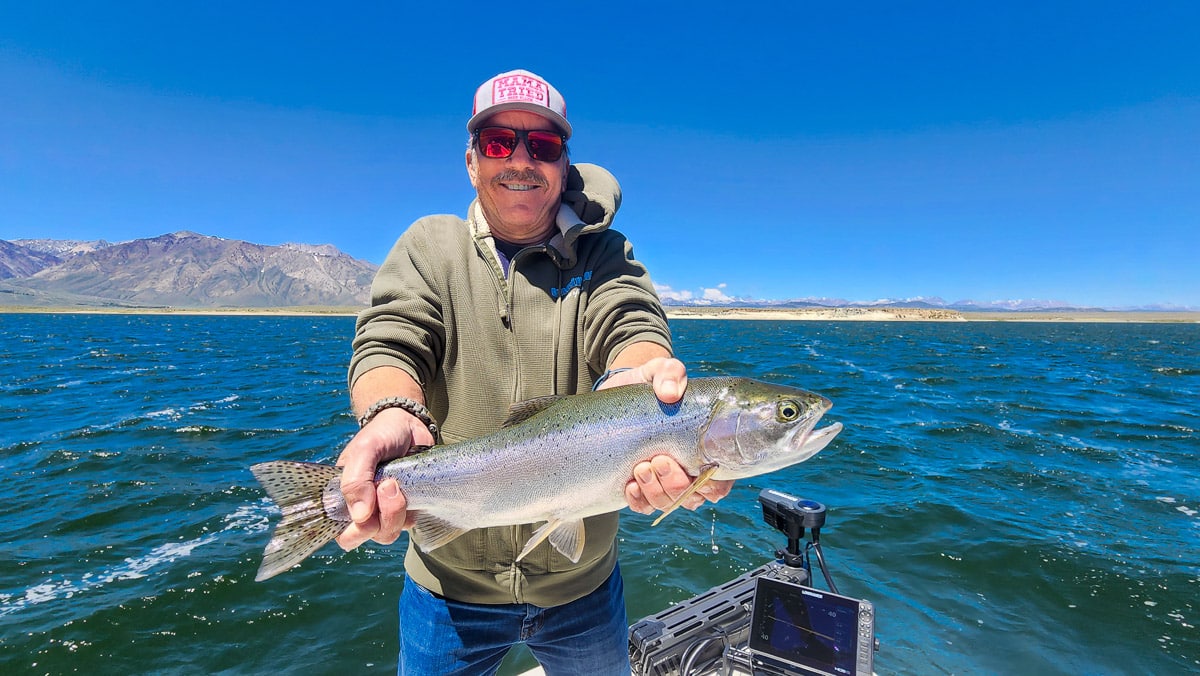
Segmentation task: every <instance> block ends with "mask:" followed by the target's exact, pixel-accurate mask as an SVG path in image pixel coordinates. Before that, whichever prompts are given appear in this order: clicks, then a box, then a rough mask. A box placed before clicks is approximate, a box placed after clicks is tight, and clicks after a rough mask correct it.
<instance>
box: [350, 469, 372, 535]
mask: <svg viewBox="0 0 1200 676" xmlns="http://www.w3.org/2000/svg"><path fill="white" fill-rule="evenodd" d="M375 493H376V489H375V482H374V481H373V480H372V479H367V480H365V481H363V480H357V481H356V480H352V479H348V478H347V477H346V474H345V472H344V471H343V474H342V495H344V496H345V497H346V507H347V508H348V509H349V510H350V518H351V519H352V520H353V521H354V523H356V524H359V525H365V524H366V523H367V522H368V521H369V520H372V519H373V517H374V516H375Z"/></svg>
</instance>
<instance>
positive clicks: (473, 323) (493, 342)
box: [338, 70, 730, 674]
mask: <svg viewBox="0 0 1200 676" xmlns="http://www.w3.org/2000/svg"><path fill="white" fill-rule="evenodd" d="M467 130H468V132H470V135H471V136H470V143H469V146H468V149H467V153H466V165H467V175H468V176H469V177H470V180H471V185H472V186H473V187H474V188H475V190H476V193H477V198H476V199H475V200H474V201H473V202H472V203H471V205H470V206H469V207H468V211H467V218H466V219H465V220H463V219H461V218H458V217H456V216H446V215H442V216H429V217H426V218H422V219H420V220H418V221H417V222H416V223H414V224H413V225H412V226H411V227H410V228H409V229H408V230H407V231H406V232H405V233H404V234H403V235H402V236H401V237H400V239H399V240H398V241H397V243H396V245H395V247H394V248H393V249H392V251H391V253H390V254H389V255H388V258H387V260H386V261H385V263H384V265H383V267H382V268H381V269H380V271H379V273H378V275H377V276H376V278H375V282H374V284H373V286H372V305H371V307H370V308H369V309H367V310H364V311H363V312H362V314H361V315H360V316H359V319H358V325H357V331H356V336H355V339H354V355H353V357H352V359H351V364H350V374H349V379H350V387H351V398H352V403H353V406H354V410H355V413H356V415H358V416H360V421H361V422H362V429H361V430H360V431H359V433H358V434H357V435H356V436H355V437H354V439H353V440H351V442H350V443H349V444H348V445H347V446H346V448H345V450H344V451H343V452H342V454H341V457H340V458H339V459H338V464H339V465H342V466H343V467H344V471H343V474H342V490H343V492H344V493H345V495H346V500H347V503H348V504H349V505H350V514H351V517H352V519H353V520H354V523H353V524H352V525H351V526H350V527H349V528H348V529H347V530H346V531H345V532H344V533H343V534H342V535H341V536H340V537H339V538H338V543H339V544H340V545H341V546H342V547H343V548H344V549H347V550H349V549H353V548H354V547H357V546H358V545H360V544H362V543H363V542H365V541H367V540H368V539H373V540H375V541H377V542H380V543H384V544H389V543H391V542H394V541H395V540H396V539H397V538H398V537H399V536H400V533H401V531H402V530H403V529H405V528H407V527H408V526H410V525H411V518H410V517H411V515H409V514H408V513H407V511H406V509H405V507H406V503H405V498H404V495H403V494H402V493H401V492H400V489H399V486H398V484H397V483H396V482H395V481H394V480H388V481H384V482H382V483H380V484H379V485H378V486H376V485H375V484H374V482H373V476H374V471H375V467H376V466H377V465H378V464H379V463H381V462H384V461H386V460H389V459H391V458H395V457H399V456H403V455H404V454H405V453H407V452H408V451H409V449H410V448H411V447H412V446H422V445H424V446H428V445H430V444H433V443H434V442H435V438H434V437H435V434H436V433H437V431H439V430H438V427H439V426H440V436H441V439H440V441H441V442H444V443H450V442H455V441H460V440H463V439H468V438H473V437H476V436H479V435H482V434H486V433H489V432H492V431H495V430H496V429H498V428H499V427H500V425H501V423H502V422H503V420H504V419H505V417H506V416H507V413H508V408H509V406H510V405H512V404H513V403H515V402H518V401H523V400H525V399H530V398H533V397H538V396H544V395H550V394H574V393H578V392H581V391H586V390H588V389H590V388H591V387H593V384H594V383H598V384H599V387H605V388H606V387H615V386H618V385H624V384H630V383H638V382H645V383H650V384H651V385H652V386H653V388H654V392H655V394H656V395H657V396H658V397H659V398H660V399H661V400H663V401H664V402H666V403H674V402H676V401H678V400H679V398H680V397H681V396H682V395H683V391H684V388H685V387H686V385H687V373H686V370H685V368H684V365H683V363H682V362H680V361H679V360H677V359H674V358H673V357H672V354H671V340H670V332H669V329H668V327H667V322H666V318H665V314H664V312H663V310H662V307H661V306H660V304H659V301H658V298H657V296H656V295H655V293H654V290H653V287H652V285H651V283H650V280H649V277H648V275H647V273H646V270H645V268H644V267H643V266H642V265H641V264H640V263H638V262H637V261H636V260H635V259H634V258H633V252H632V247H631V246H630V245H629V243H628V242H627V241H626V240H625V238H624V237H623V236H622V235H621V234H619V233H618V232H616V231H615V230H611V229H609V225H610V224H611V223H612V219H613V216H614V215H615V213H616V211H617V208H618V207H619V205H620V200H621V194H620V188H619V187H618V185H617V182H616V180H615V179H614V178H613V177H612V176H611V175H610V174H609V173H608V172H606V171H605V170H603V169H601V168H599V167H596V166H594V165H571V164H570V163H569V161H568V157H567V149H566V145H565V144H566V141H567V139H568V138H569V137H570V136H571V131H572V129H571V125H570V124H569V123H568V122H567V119H566V104H565V103H564V102H563V99H562V96H561V95H560V94H559V92H558V90H557V89H555V88H554V87H552V86H551V85H550V84H549V83H548V82H546V81H545V80H544V79H542V78H540V77H538V76H537V75H534V74H533V73H530V72H528V71H523V70H517V71H511V72H508V73H503V74H500V75H497V76H496V77H493V78H491V79H490V80H488V81H486V82H484V83H483V85H482V86H480V87H479V89H478V90H477V92H476V94H475V106H474V111H473V115H472V117H471V119H470V120H469V121H468V123H467ZM426 407H428V408H426ZM434 421H436V424H435V423H434ZM573 451H574V449H570V448H564V449H562V452H563V453H571V452H573ZM500 469H502V468H498V470H500ZM502 477H503V473H502V471H498V474H497V481H500V480H502ZM690 483H691V477H689V476H687V475H686V474H685V473H684V471H683V469H682V468H681V467H680V466H679V465H678V464H677V463H676V462H675V461H674V460H672V459H671V458H669V457H666V456H659V457H656V458H653V459H652V460H650V461H648V462H643V463H641V464H640V465H639V466H638V467H637V468H636V469H635V471H634V476H633V477H631V478H630V481H629V484H628V485H627V488H626V497H627V499H628V501H629V505H630V507H631V508H632V509H633V510H635V511H638V512H642V513H647V514H648V513H650V512H652V511H654V510H655V509H664V508H666V507H667V506H669V505H670V504H671V503H672V502H673V501H674V500H675V498H677V497H678V496H679V495H681V494H682V493H683V491H684V489H685V488H686V487H687V486H688V485H689V484H690ZM729 488H730V484H729V483H728V482H713V483H710V484H709V485H708V486H706V487H705V489H702V491H701V492H700V494H697V495H693V496H691V497H690V498H689V500H688V502H686V503H685V505H684V506H685V507H688V508H690V509H695V508H696V507H698V506H699V505H700V504H703V501H704V500H705V499H709V500H712V501H714V502H715V501H716V500H718V499H720V498H721V497H724V495H726V494H727V493H728V492H729ZM585 528H586V529H587V538H586V544H587V546H586V548H585V550H584V553H583V556H582V557H581V558H580V560H579V562H578V563H577V564H576V563H572V562H571V561H570V560H568V559H566V558H565V557H563V556H562V555H560V554H559V553H558V552H556V551H554V550H553V548H551V547H550V546H549V545H548V544H547V543H542V544H541V545H539V546H538V547H537V548H536V549H535V550H534V551H533V552H532V553H530V554H529V555H528V556H526V557H525V558H523V559H522V560H521V561H520V562H516V561H515V559H516V556H517V554H518V553H519V552H520V550H521V548H522V546H523V545H524V543H525V541H526V540H527V539H528V538H529V536H530V533H531V532H532V525H525V526H514V527H503V528H489V529H479V530H475V531H471V532H469V533H467V534H465V535H463V536H461V537H459V538H458V539H457V540H455V541H453V542H451V543H449V544H447V545H444V546H442V547H440V548H438V549H436V550H435V551H433V552H432V553H425V552H422V551H420V550H419V549H418V548H416V547H415V546H414V545H412V544H410V545H409V549H408V553H407V555H406V557H405V571H406V579H405V582H404V589H403V592H402V594H401V600H400V643H401V647H400V665H399V671H400V672H401V673H411V674H445V673H462V674H480V673H491V672H494V671H495V670H496V668H497V667H498V666H499V664H500V661H501V660H502V659H503V657H504V654H505V653H506V652H507V650H508V649H509V647H511V646H512V645H514V644H516V643H519V642H524V643H526V644H527V645H528V646H529V647H530V649H531V651H532V652H533V653H534V655H535V657H537V659H538V661H539V662H541V663H542V665H543V667H544V668H545V669H546V671H547V672H548V673H551V674H555V673H561V674H577V673H585V672H586V673H597V674H608V673H627V672H628V671H629V664H628V660H627V657H626V655H627V637H626V636H627V635H626V632H627V622H626V618H625V608H624V601H623V598H622V583H621V577H620V572H619V570H618V568H617V565H616V544H615V538H616V530H617V515H616V514H605V515H600V516H596V517H592V518H589V519H587V520H586V521H585Z"/></svg>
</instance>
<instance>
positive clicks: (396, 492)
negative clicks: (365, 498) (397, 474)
mask: <svg viewBox="0 0 1200 676" xmlns="http://www.w3.org/2000/svg"><path fill="white" fill-rule="evenodd" d="M376 496H377V498H378V501H379V502H378V504H379V532H378V533H376V534H375V536H374V540H375V541H376V542H378V543H380V544H385V545H390V544H392V543H393V542H395V541H396V539H397V538H399V537H400V533H401V532H402V531H403V530H404V527H405V525H406V524H405V521H406V519H407V517H408V512H407V508H408V500H407V499H405V497H404V493H403V492H402V491H401V490H400V484H399V482H397V481H396V480H395V479H386V480H384V481H382V482H380V484H379V488H378V489H377V491H376Z"/></svg>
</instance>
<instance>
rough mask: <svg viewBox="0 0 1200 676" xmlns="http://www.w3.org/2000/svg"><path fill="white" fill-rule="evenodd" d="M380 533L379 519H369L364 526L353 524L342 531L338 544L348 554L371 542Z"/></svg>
mask: <svg viewBox="0 0 1200 676" xmlns="http://www.w3.org/2000/svg"><path fill="white" fill-rule="evenodd" d="M378 532H379V519H374V518H373V519H369V520H368V521H367V522H366V523H363V524H357V523H351V524H350V525H349V526H347V527H346V530H344V531H342V534H341V535H339V536H337V543H338V546H339V547H341V548H342V549H343V550H344V551H347V552H348V551H350V550H351V549H355V548H357V547H358V546H359V545H361V544H362V543H364V542H366V541H367V540H370V539H371V538H372V537H374V536H375V534H376V533H378Z"/></svg>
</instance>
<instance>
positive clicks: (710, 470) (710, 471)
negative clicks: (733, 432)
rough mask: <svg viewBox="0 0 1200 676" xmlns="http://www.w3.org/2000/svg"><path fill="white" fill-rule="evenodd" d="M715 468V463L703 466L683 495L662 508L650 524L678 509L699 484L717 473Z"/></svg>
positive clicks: (656, 523) (655, 523)
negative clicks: (660, 512)
mask: <svg viewBox="0 0 1200 676" xmlns="http://www.w3.org/2000/svg"><path fill="white" fill-rule="evenodd" d="M717 469H719V468H718V467H717V466H716V465H708V466H707V467H705V468H703V469H702V470H701V471H700V474H699V475H698V476H697V477H696V479H695V480H694V481H692V485H691V486H688V487H687V490H686V491H684V492H683V495H680V496H679V497H678V498H676V499H675V502H673V503H671V506H670V507H667V508H666V509H664V510H663V513H662V514H659V515H658V518H657V519H655V520H654V523H652V524H650V525H651V526H657V525H658V522H659V521H662V520H663V519H665V518H667V515H668V514H670V513H671V512H674V511H675V510H677V509H679V506H680V505H682V504H683V501H684V500H687V499H688V498H689V497H690V496H691V495H692V493H695V492H696V491H698V490H700V487H701V486H703V485H704V484H706V483H708V481H709V480H710V479H712V477H713V475H714V474H716V473H717Z"/></svg>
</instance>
